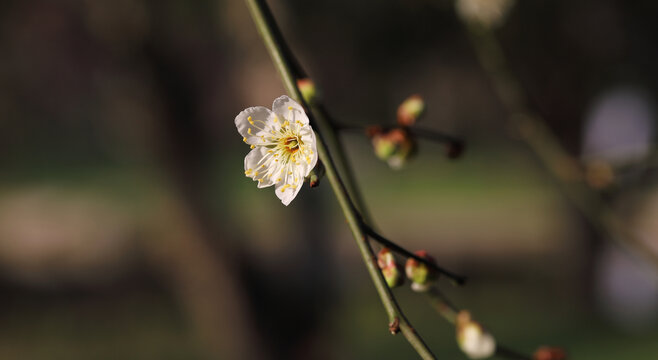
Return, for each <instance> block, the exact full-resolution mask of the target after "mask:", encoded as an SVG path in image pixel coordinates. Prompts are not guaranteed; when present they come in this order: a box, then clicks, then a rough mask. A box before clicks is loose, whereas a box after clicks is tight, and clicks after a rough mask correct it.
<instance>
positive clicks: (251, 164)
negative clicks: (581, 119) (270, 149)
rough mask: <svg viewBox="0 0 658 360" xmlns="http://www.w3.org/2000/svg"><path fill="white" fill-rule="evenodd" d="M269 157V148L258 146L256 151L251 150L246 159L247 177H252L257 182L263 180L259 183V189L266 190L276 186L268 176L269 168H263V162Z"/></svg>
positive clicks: (245, 169)
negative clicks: (265, 188)
mask: <svg viewBox="0 0 658 360" xmlns="http://www.w3.org/2000/svg"><path fill="white" fill-rule="evenodd" d="M267 156H269V154H268V153H267V148H265V147H262V146H258V147H256V148H255V149H253V150H251V151H250V152H249V154H247V156H245V158H244V171H245V175H246V176H247V177H250V178H252V179H254V180H256V181H258V179H262V180H261V181H259V182H258V187H259V188H264V187H268V186H272V185H274V182H273V181H272V180H271V178H269V177H268V176H267V170H268V169H267V168H266V167H265V168H264V167H262V163H263V162H264V161H263V162H261V160H263V159H264V158H265V157H267Z"/></svg>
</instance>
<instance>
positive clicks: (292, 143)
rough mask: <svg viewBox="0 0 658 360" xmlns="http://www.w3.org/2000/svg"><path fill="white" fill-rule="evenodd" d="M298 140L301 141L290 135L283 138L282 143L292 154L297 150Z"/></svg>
mask: <svg viewBox="0 0 658 360" xmlns="http://www.w3.org/2000/svg"><path fill="white" fill-rule="evenodd" d="M300 142H301V141H300V140H299V139H298V138H297V137H292V136H289V137H287V138H285V139H283V145H284V148H285V150H286V151H288V152H289V153H291V154H294V153H296V152H297V151H299V146H300Z"/></svg>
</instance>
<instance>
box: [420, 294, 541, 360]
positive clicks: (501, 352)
mask: <svg viewBox="0 0 658 360" xmlns="http://www.w3.org/2000/svg"><path fill="white" fill-rule="evenodd" d="M426 294H427V297H428V298H429V300H430V302H431V303H432V305H433V306H434V309H435V310H436V312H438V313H439V315H441V317H443V318H444V319H446V321H447V322H449V323H450V324H453V325H455V324H456V323H457V314H458V313H459V309H458V308H457V307H456V306H455V305H453V304H452V303H451V302H450V300H448V298H446V296H445V295H443V293H441V292H440V291H439V289H438V288H437V287H436V286H433V287H431V288H430V289H429V290H428V291H427V292H426ZM496 356H498V357H501V358H506V359H512V360H532V357H531V356H528V355H524V354H521V353H519V352H518V351H516V350H512V349H510V348H508V347H506V346H503V345H500V344H498V345H496Z"/></svg>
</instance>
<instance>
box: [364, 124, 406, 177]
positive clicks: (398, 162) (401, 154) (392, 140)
mask: <svg viewBox="0 0 658 360" xmlns="http://www.w3.org/2000/svg"><path fill="white" fill-rule="evenodd" d="M373 131H374V129H373ZM372 146H373V147H374V149H375V155H377V157H378V158H380V159H382V160H384V161H386V162H388V165H389V166H390V167H391V168H393V169H400V168H401V167H402V166H403V165H404V164H405V163H406V162H407V160H409V159H410V158H411V157H412V156H413V155H414V154H415V152H416V141H415V140H414V138H413V137H412V136H411V135H410V134H409V132H408V131H406V130H405V129H402V128H395V129H391V130H388V131H386V130H381V131H380V132H374V135H373V136H372Z"/></svg>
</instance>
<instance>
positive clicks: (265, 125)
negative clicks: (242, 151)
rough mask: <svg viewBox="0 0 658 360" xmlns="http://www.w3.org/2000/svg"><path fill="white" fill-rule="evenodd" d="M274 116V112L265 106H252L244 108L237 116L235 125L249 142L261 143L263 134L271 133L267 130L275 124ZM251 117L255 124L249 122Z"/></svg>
mask: <svg viewBox="0 0 658 360" xmlns="http://www.w3.org/2000/svg"><path fill="white" fill-rule="evenodd" d="M274 116H275V115H274V113H273V112H272V111H270V109H268V108H266V107H264V106H254V107H250V108H247V109H245V110H242V111H241V112H240V113H239V114H238V116H236V117H235V126H236V127H237V128H238V132H239V133H240V135H242V136H243V137H244V138H246V139H247V140H246V143H247V144H251V145H258V144H259V143H261V139H260V136H261V135H265V134H268V135H269V133H267V131H268V130H269V128H270V127H272V124H274ZM249 117H251V120H252V121H253V122H254V124H253V125H252V124H251V123H250V122H249ZM249 129H251V131H250V130H249ZM249 132H251V134H250V133H249Z"/></svg>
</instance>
